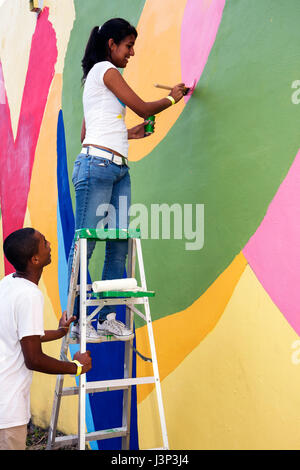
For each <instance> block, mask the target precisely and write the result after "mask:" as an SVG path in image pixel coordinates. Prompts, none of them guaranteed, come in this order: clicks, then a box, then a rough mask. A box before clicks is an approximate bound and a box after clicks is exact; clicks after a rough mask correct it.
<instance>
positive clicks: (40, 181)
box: [28, 74, 62, 317]
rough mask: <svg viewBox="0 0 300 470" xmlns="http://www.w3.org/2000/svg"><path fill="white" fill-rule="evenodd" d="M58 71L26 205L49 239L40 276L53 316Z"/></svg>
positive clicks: (55, 298) (56, 292) (34, 223)
mask: <svg viewBox="0 0 300 470" xmlns="http://www.w3.org/2000/svg"><path fill="white" fill-rule="evenodd" d="M61 91H62V75H61V74H57V75H55V77H54V79H53V81H52V84H51V88H50V92H49V96H48V101H47V105H46V109H45V114H44V117H43V122H42V126H41V131H40V135H39V140H38V144H37V148H36V153H35V160H34V165H33V171H32V177H31V184H30V191H29V197H28V209H29V212H30V217H31V223H32V226H33V228H35V229H36V230H38V231H39V232H41V233H43V234H44V235H45V237H46V238H47V240H49V241H50V243H51V258H52V262H51V264H50V265H49V266H47V267H46V268H45V270H44V272H43V280H44V283H45V286H46V289H47V292H48V296H49V298H50V300H51V302H52V307H53V310H54V312H55V313H56V315H57V317H60V315H61V312H60V299H59V289H58V241H57V176H56V169H57V150H56V141H57V119H58V113H59V111H60V108H61Z"/></svg>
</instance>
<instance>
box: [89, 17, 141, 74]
mask: <svg viewBox="0 0 300 470" xmlns="http://www.w3.org/2000/svg"><path fill="white" fill-rule="evenodd" d="M131 34H133V35H134V36H135V38H137V35H138V33H137V31H136V29H135V27H134V26H132V25H131V24H130V23H128V21H126V20H123V19H122V18H112V19H111V20H108V21H106V23H104V24H103V25H102V26H101V28H100V29H99V26H95V27H94V28H93V29H92V31H91V34H90V37H89V40H88V43H87V45H86V49H85V53H84V56H83V59H82V61H81V65H82V70H83V76H82V79H81V81H82V83H84V82H85V79H86V77H87V74H88V73H89V71H90V70H91V68H92V67H93V66H94V65H95V64H96V63H97V62H101V61H103V60H107V58H108V57H109V54H110V51H109V47H108V40H109V39H110V38H112V39H113V40H114V42H115V43H116V44H117V45H118V44H120V42H121V41H122V40H123V39H125V38H126V37H127V36H130V35H131Z"/></svg>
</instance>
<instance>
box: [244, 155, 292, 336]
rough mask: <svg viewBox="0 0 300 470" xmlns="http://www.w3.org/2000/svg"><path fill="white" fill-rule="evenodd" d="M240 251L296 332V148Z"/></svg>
mask: <svg viewBox="0 0 300 470" xmlns="http://www.w3.org/2000/svg"><path fill="white" fill-rule="evenodd" d="M243 253H244V255H245V257H246V259H247V260H248V262H249V264H250V266H251V268H252V269H253V271H254V272H255V274H256V276H257V278H258V279H259V281H260V282H261V284H262V286H263V287H264V288H265V290H266V291H267V292H268V294H269V296H270V297H271V299H272V300H273V302H274V303H275V304H276V305H277V307H278V308H279V310H280V311H281V312H282V314H283V315H284V316H285V318H286V320H287V321H288V322H289V324H290V325H291V326H292V327H293V328H294V330H295V331H296V333H297V334H298V335H299V334H300V150H299V151H298V153H297V155H296V158H295V160H294V162H293V164H292V166H291V168H290V170H289V172H288V174H287V176H286V178H285V179H284V181H283V183H282V184H281V186H280V187H279V189H278V191H277V193H276V195H275V197H274V199H273V201H272V202H271V204H270V206H269V208H268V211H267V213H266V216H265V218H264V219H263V221H262V223H261V225H260V226H259V228H258V230H257V231H256V232H255V234H254V235H253V236H252V238H251V239H250V240H249V242H248V243H247V245H246V246H245V248H244V250H243Z"/></svg>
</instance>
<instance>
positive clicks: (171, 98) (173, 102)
mask: <svg viewBox="0 0 300 470" xmlns="http://www.w3.org/2000/svg"><path fill="white" fill-rule="evenodd" d="M166 98H168V100H170V101H171V103H172V105H173V104H175V103H176V101H175V100H174V98H173V96H170V95H169V96H166Z"/></svg>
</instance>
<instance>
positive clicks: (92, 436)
mask: <svg viewBox="0 0 300 470" xmlns="http://www.w3.org/2000/svg"><path fill="white" fill-rule="evenodd" d="M126 434H127V428H126V427H122V428H113V429H104V430H101V431H93V432H89V433H86V434H85V440H86V441H100V440H104V439H112V438H114V437H122V436H126ZM77 443H78V436H77V435H76V434H69V435H68V436H60V437H56V438H55V441H54V444H53V449H57V448H58V447H63V446H70V445H75V444H77Z"/></svg>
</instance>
